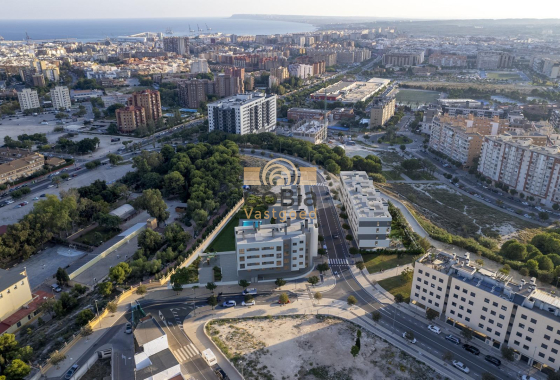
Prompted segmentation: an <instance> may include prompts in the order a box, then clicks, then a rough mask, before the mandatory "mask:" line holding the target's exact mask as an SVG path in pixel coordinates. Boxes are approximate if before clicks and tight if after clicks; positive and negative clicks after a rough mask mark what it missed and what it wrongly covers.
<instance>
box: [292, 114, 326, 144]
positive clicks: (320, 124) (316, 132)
mask: <svg viewBox="0 0 560 380" xmlns="http://www.w3.org/2000/svg"><path fill="white" fill-rule="evenodd" d="M327 127H328V122H327V121H326V120H324V121H318V120H302V121H300V122H299V123H297V124H296V125H294V126H293V127H292V136H293V137H295V138H296V139H300V140H305V141H309V142H310V143H312V144H315V145H317V144H322V143H324V142H325V140H326V139H327Z"/></svg>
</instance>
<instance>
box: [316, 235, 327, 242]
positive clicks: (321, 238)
mask: <svg viewBox="0 0 560 380" xmlns="http://www.w3.org/2000/svg"><path fill="white" fill-rule="evenodd" d="M317 239H318V240H319V241H320V242H323V241H325V238H324V237H323V235H319V236H318V237H317Z"/></svg>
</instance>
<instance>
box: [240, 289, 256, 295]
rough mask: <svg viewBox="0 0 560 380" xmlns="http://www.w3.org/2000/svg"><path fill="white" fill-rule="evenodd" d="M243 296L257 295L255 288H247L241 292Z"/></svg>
mask: <svg viewBox="0 0 560 380" xmlns="http://www.w3.org/2000/svg"><path fill="white" fill-rule="evenodd" d="M243 294H253V295H254V294H257V288H247V289H245V290H243Z"/></svg>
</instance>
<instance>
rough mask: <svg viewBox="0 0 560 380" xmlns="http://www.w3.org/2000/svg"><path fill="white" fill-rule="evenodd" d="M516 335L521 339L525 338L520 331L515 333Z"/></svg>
mask: <svg viewBox="0 0 560 380" xmlns="http://www.w3.org/2000/svg"><path fill="white" fill-rule="evenodd" d="M515 335H517V336H518V337H520V338H523V334H521V333H520V332H519V331H518V332H516V333H515Z"/></svg>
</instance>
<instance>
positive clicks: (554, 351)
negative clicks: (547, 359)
mask: <svg viewBox="0 0 560 380" xmlns="http://www.w3.org/2000/svg"><path fill="white" fill-rule="evenodd" d="M550 351H552V353H553V354H557V353H558V350H557V349H556V348H553V349H552V350H550Z"/></svg>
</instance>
